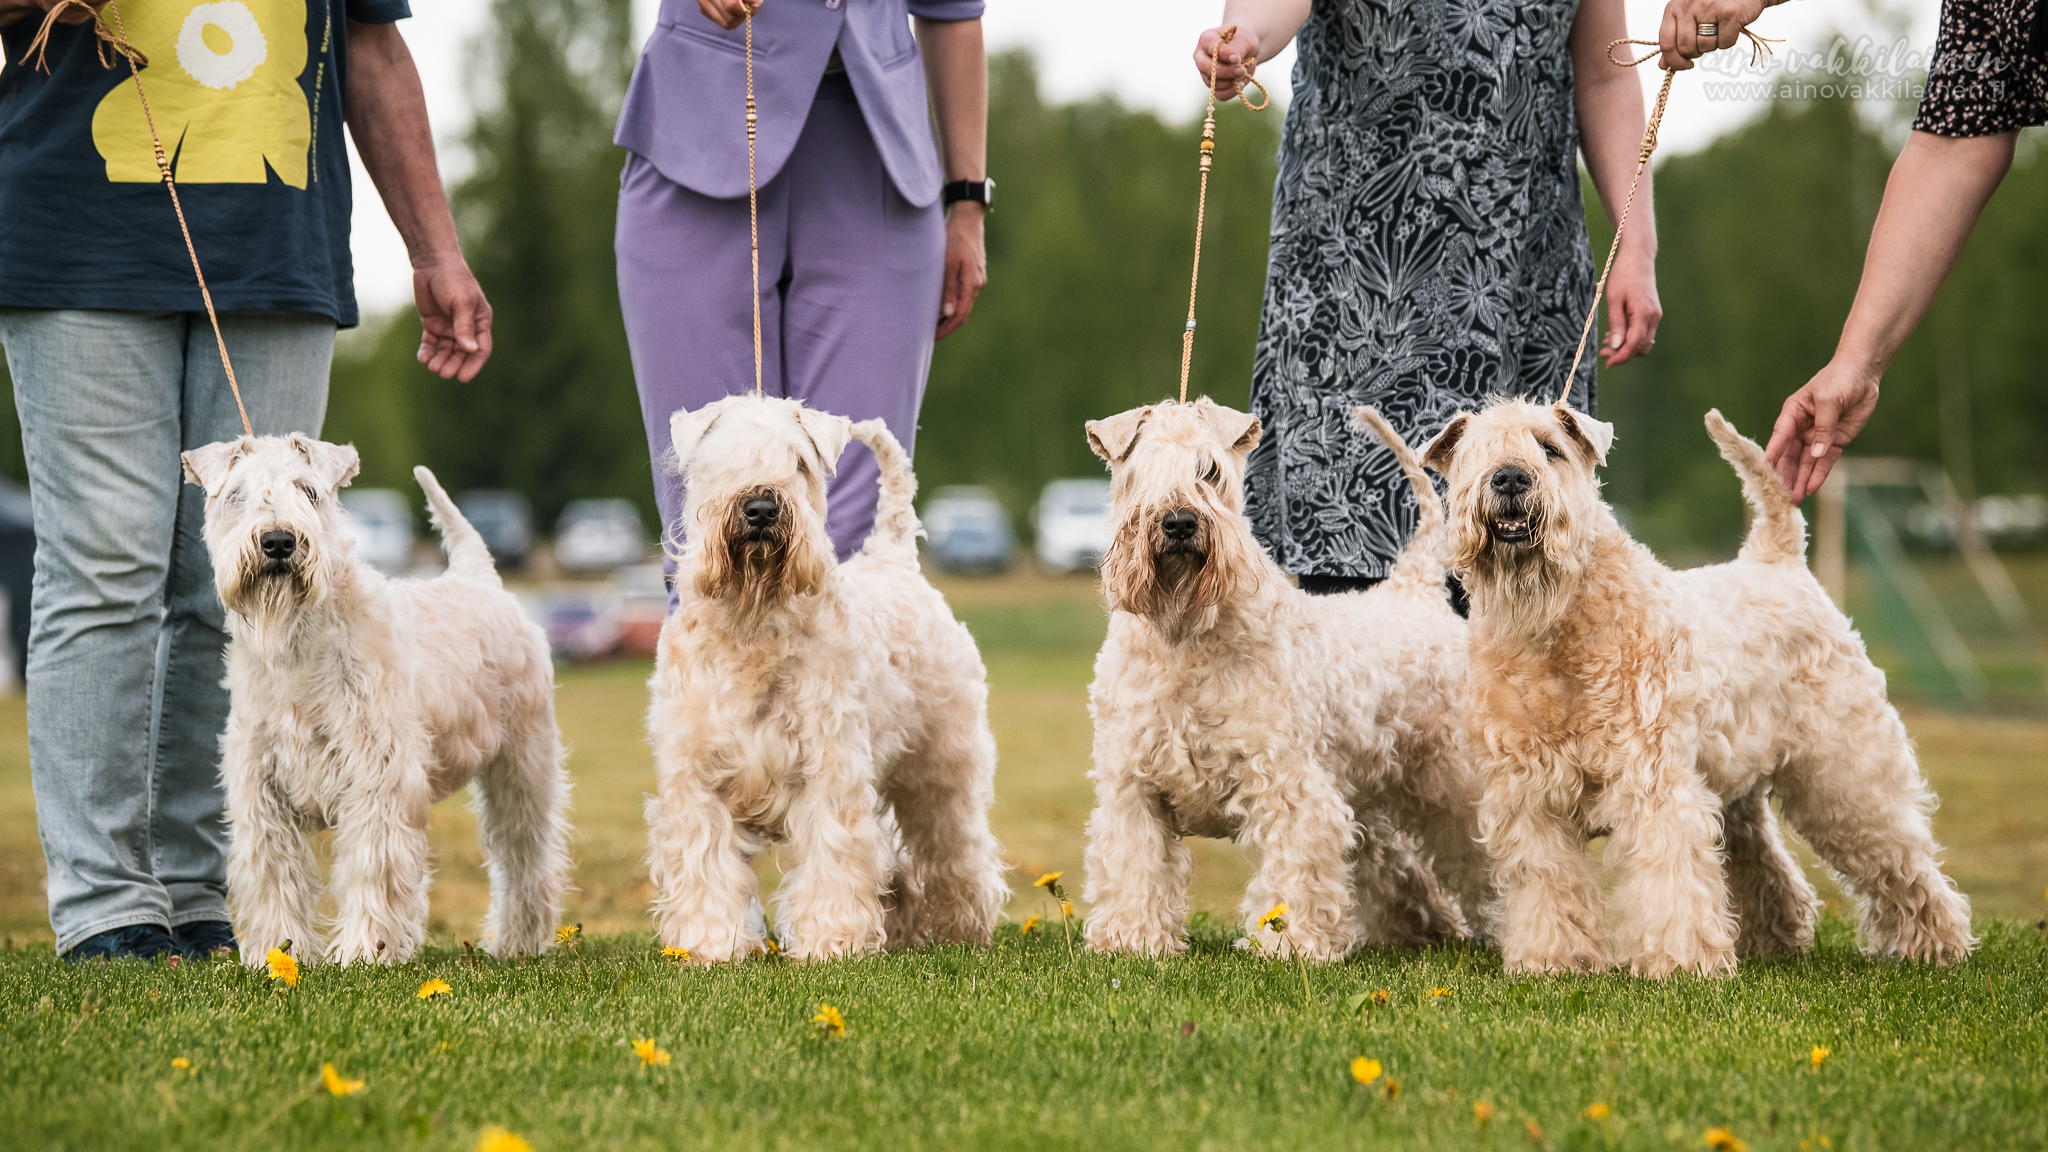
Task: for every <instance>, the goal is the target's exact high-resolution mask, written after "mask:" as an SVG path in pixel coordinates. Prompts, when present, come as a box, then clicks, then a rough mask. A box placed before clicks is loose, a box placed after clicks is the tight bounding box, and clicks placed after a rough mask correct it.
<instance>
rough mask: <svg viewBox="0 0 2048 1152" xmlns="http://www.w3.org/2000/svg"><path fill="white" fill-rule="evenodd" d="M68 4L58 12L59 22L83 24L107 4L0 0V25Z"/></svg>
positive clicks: (74, 0) (92, 0)
mask: <svg viewBox="0 0 2048 1152" xmlns="http://www.w3.org/2000/svg"><path fill="white" fill-rule="evenodd" d="M61 5H68V7H65V9H64V11H63V12H61V13H58V15H57V23H59V24H84V23H87V22H88V21H91V20H92V19H94V18H95V17H96V16H97V15H98V14H99V10H100V9H102V8H104V7H106V6H107V0H0V26H4V25H7V24H12V23H14V22H15V21H16V20H19V19H21V18H22V17H24V16H32V15H45V16H47V14H48V13H49V12H50V11H51V10H52V9H54V8H57V7H59V6H61Z"/></svg>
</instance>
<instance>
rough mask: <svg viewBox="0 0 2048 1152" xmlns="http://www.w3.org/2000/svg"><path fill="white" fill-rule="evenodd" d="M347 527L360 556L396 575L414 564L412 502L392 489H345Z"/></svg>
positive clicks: (359, 557)
mask: <svg viewBox="0 0 2048 1152" xmlns="http://www.w3.org/2000/svg"><path fill="white" fill-rule="evenodd" d="M341 510H342V511H343V512H346V513H348V515H347V516H345V517H343V518H342V524H343V528H344V530H346V531H347V532H348V534H349V536H350V537H351V538H353V539H354V540H355V542H356V558H357V559H359V560H361V561H363V562H364V563H366V564H368V565H369V566H370V567H372V568H375V569H376V570H377V571H379V572H382V573H384V574H385V575H386V576H396V575H398V574H399V573H401V572H404V571H405V570H406V569H407V568H410V567H412V502H411V501H410V500H407V499H406V498H405V496H404V495H403V494H402V493H400V492H398V491H397V490H395V489H391V488H344V489H342V491H341Z"/></svg>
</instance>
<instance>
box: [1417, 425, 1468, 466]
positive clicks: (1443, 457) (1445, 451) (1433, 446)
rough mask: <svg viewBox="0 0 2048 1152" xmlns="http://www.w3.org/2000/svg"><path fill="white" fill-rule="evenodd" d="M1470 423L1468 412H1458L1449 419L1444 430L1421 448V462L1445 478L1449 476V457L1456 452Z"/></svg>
mask: <svg viewBox="0 0 2048 1152" xmlns="http://www.w3.org/2000/svg"><path fill="white" fill-rule="evenodd" d="M1471 422H1472V414H1471V413H1470V412H1460V413H1458V414H1457V415H1456V416H1453V417H1451V422H1450V423H1449V424H1446V425H1444V430H1443V431H1441V432H1439V433H1437V434H1436V437H1435V438H1434V439H1432V440H1431V441H1430V442H1429V443H1428V444H1425V445H1424V446H1423V448H1422V462H1423V463H1424V464H1426V465H1428V466H1429V467H1431V468H1434V469H1435V470H1436V471H1438V472H1439V473H1442V474H1443V475H1445V476H1448V475H1450V474H1451V457H1452V456H1453V455H1455V454H1456V453H1457V451H1458V441H1460V440H1463V439H1464V438H1465V425H1467V424H1470V423H1471Z"/></svg>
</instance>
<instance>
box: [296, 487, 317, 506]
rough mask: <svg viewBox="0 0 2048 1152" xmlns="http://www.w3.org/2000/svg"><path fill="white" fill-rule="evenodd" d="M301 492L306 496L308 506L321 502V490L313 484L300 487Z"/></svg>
mask: <svg viewBox="0 0 2048 1152" xmlns="http://www.w3.org/2000/svg"><path fill="white" fill-rule="evenodd" d="M299 491H301V492H304V493H305V494H306V502H307V503H308V504H318V503H319V502H320V490H319V489H318V488H315V487H313V486H312V485H311V484H301V485H299Z"/></svg>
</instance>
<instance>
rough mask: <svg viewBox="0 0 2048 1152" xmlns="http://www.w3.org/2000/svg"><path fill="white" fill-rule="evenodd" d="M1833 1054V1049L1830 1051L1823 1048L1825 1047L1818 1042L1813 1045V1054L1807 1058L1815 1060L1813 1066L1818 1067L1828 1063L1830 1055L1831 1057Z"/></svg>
mask: <svg viewBox="0 0 2048 1152" xmlns="http://www.w3.org/2000/svg"><path fill="white" fill-rule="evenodd" d="M1832 1055H1834V1053H1833V1052H1832V1051H1830V1050H1829V1049H1826V1048H1823V1047H1821V1046H1820V1045H1818V1044H1816V1045H1814V1046H1813V1055H1811V1056H1809V1057H1807V1059H1809V1060H1811V1061H1813V1066H1814V1067H1815V1068H1818V1067H1820V1066H1821V1065H1823V1064H1825V1063H1827V1062H1828V1057H1830V1056H1832Z"/></svg>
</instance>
